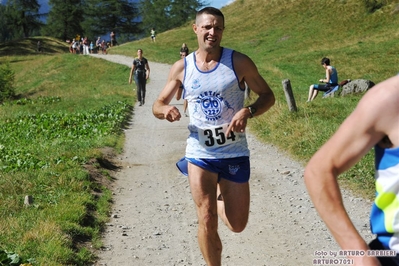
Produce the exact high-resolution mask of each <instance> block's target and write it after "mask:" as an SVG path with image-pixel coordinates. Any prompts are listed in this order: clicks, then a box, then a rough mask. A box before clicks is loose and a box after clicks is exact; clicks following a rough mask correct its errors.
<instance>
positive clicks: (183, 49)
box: [180, 43, 189, 57]
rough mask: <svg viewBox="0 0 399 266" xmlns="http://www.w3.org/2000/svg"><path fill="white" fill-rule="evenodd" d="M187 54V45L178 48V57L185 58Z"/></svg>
mask: <svg viewBox="0 0 399 266" xmlns="http://www.w3.org/2000/svg"><path fill="white" fill-rule="evenodd" d="M188 54H189V51H188V47H187V44H185V43H183V44H182V45H181V48H180V57H182V56H183V55H184V57H186V56H187V55H188Z"/></svg>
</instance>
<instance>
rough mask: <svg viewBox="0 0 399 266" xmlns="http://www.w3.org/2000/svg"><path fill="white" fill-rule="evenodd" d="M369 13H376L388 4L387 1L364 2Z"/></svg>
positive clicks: (365, 0) (366, 0) (371, 0)
mask: <svg viewBox="0 0 399 266" xmlns="http://www.w3.org/2000/svg"><path fill="white" fill-rule="evenodd" d="M363 3H364V6H365V7H366V10H367V12H369V13H374V12H375V11H377V10H378V9H380V8H382V7H383V6H384V4H386V0H363Z"/></svg>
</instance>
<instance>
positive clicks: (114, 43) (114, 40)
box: [109, 31, 117, 47]
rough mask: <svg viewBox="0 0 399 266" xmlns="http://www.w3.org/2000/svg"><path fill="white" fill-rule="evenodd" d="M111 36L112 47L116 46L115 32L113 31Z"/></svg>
mask: <svg viewBox="0 0 399 266" xmlns="http://www.w3.org/2000/svg"><path fill="white" fill-rule="evenodd" d="M109 36H110V37H111V47H114V46H115V45H116V44H117V41H116V34H115V32H114V31H111V34H110V35H109Z"/></svg>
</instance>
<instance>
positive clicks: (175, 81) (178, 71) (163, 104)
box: [152, 60, 184, 122]
mask: <svg viewBox="0 0 399 266" xmlns="http://www.w3.org/2000/svg"><path fill="white" fill-rule="evenodd" d="M183 71H184V62H183V60H179V61H177V62H176V63H175V64H174V65H173V66H172V68H171V70H170V72H169V76H168V80H167V82H166V85H165V87H164V88H163V90H162V91H161V93H160V94H159V96H158V98H157V99H156V100H155V102H154V104H153V106H152V113H153V114H154V116H155V117H156V118H158V119H166V120H168V121H169V122H174V121H178V120H180V118H181V114H180V111H179V109H177V107H176V106H172V105H169V104H170V102H171V100H172V99H173V96H174V95H175V94H176V92H177V90H178V89H179V86H180V85H181V80H182V77H183Z"/></svg>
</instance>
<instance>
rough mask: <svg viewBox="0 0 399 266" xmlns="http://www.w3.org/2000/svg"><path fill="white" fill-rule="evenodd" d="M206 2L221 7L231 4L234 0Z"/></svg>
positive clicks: (210, 0)
mask: <svg viewBox="0 0 399 266" xmlns="http://www.w3.org/2000/svg"><path fill="white" fill-rule="evenodd" d="M207 2H209V6H213V7H216V8H222V7H224V6H226V5H228V4H231V3H232V2H234V0H208V1H207Z"/></svg>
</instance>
